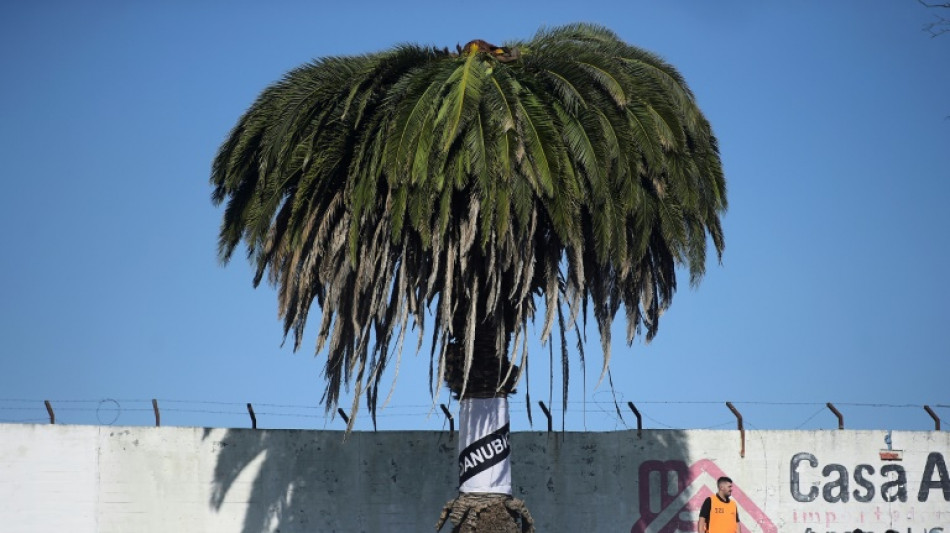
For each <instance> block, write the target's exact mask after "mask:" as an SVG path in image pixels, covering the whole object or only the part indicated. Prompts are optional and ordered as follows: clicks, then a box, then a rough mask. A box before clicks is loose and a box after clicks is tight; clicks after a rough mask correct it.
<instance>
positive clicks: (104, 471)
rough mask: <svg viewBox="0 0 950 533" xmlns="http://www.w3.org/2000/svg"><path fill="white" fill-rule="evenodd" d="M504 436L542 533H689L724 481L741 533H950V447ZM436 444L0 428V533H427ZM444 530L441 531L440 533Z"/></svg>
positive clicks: (652, 436) (440, 462)
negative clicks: (895, 454)
mask: <svg viewBox="0 0 950 533" xmlns="http://www.w3.org/2000/svg"><path fill="white" fill-rule="evenodd" d="M886 434H887V433H886V432H885V431H847V430H845V431H750V432H747V433H746V442H745V457H744V458H743V457H740V450H741V443H740V437H739V432H737V431H655V430H651V431H644V432H643V438H638V437H637V435H636V432H635V431H624V432H613V433H567V434H550V435H549V434H545V433H514V434H512V436H511V445H512V469H513V475H512V478H513V482H514V491H515V495H516V496H517V497H520V498H522V499H524V500H525V501H526V502H527V504H528V508H529V509H530V510H531V513H532V514H533V516H534V517H535V520H536V525H537V528H538V531H539V532H560V531H571V532H575V531H589V532H594V531H596V532H601V531H604V532H609V531H619V532H624V533H626V532H632V533H645V532H656V533H676V532H678V531H695V520H696V517H697V515H698V509H699V506H700V504H701V503H702V500H703V499H704V498H705V497H706V496H707V495H709V494H710V493H711V492H712V491H714V490H715V488H714V487H715V479H716V477H718V476H719V475H721V474H723V473H725V474H726V475H729V476H730V477H732V478H733V480H734V481H735V488H736V490H735V491H734V493H733V496H734V497H735V498H736V500H737V502H738V504H739V512H740V516H741V519H742V521H743V524H744V525H743V528H742V529H741V531H744V532H783V533H784V532H795V533H817V532H822V533H824V532H831V531H834V532H836V533H843V532H850V531H851V530H853V529H854V528H856V527H860V528H861V529H863V530H864V531H873V532H875V533H884V532H885V531H886V530H887V529H888V528H892V529H895V530H897V531H899V532H900V533H906V532H908V531H910V532H913V533H920V532H930V533H938V532H942V531H946V532H948V533H950V475H948V473H947V461H948V460H950V433H947V432H894V433H893V434H892V436H891V440H892V445H893V448H894V449H899V450H902V452H901V453H900V454H899V455H900V456H901V459H900V460H882V459H881V450H882V449H886V445H885V443H884V438H885V436H886ZM456 444H457V443H456V442H455V439H454V437H453V436H451V435H449V434H447V433H435V432H383V433H355V434H353V435H351V436H350V437H349V439H348V440H347V441H346V442H343V435H342V433H340V432H333V431H275V430H260V431H256V430H243V429H241V430H237V429H201V428H146V427H95V426H49V425H0V531H4V532H10V533H48V532H54V531H69V532H71V533H84V532H103V533H113V532H114V533H130V532H136V533H149V532H156V533H157V532H162V533H165V532H174V533H192V532H194V533H199V532H200V533H206V532H227V533H251V532H254V533H258V532H269V533H276V532H280V533H302V532H347V533H350V532H357V531H366V532H378V531H413V532H415V531H431V530H433V526H434V524H435V522H436V519H437V518H438V514H439V512H440V511H441V509H442V506H443V505H444V504H445V502H446V501H447V500H449V499H451V498H452V497H454V496H455V489H456V487H457V463H456V459H455V457H456V453H457V451H456ZM448 529H449V528H448V527H446V528H444V529H443V531H447V530H448Z"/></svg>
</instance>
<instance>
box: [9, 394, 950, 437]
mask: <svg viewBox="0 0 950 533" xmlns="http://www.w3.org/2000/svg"><path fill="white" fill-rule="evenodd" d="M47 401H49V402H50V404H51V405H52V406H55V407H53V410H54V411H55V413H68V414H69V415H70V416H74V415H77V414H83V413H85V414H89V413H95V419H96V420H97V421H98V422H99V423H100V424H101V425H112V424H114V423H115V422H116V421H118V419H119V418H120V416H121V415H122V414H123V413H134V414H141V413H148V412H152V411H154V410H155V406H153V405H152V402H153V401H154V402H157V405H159V406H161V407H160V408H159V412H160V413H176V414H185V415H202V416H203V415H211V416H212V417H221V416H228V417H237V416H239V417H247V416H248V414H249V406H251V405H253V406H254V407H256V409H254V411H253V415H252V418H253V417H254V416H259V417H267V418H278V419H283V420H287V419H301V420H317V419H323V420H324V421H325V422H329V421H331V420H333V419H334V418H336V417H337V414H336V412H335V410H333V409H327V408H326V407H325V406H323V405H312V404H310V405H303V404H286V403H268V402H262V403H252V404H251V403H247V402H233V401H220V400H198V399H187V400H181V399H174V398H161V399H155V400H152V399H136V398H123V399H112V398H100V399H72V398H60V399H53V400H40V399H29V398H0V423H24V424H27V423H43V422H47V421H51V419H50V418H44V417H39V416H37V415H36V412H37V411H42V410H45V402H47ZM509 402H510V405H511V409H512V413H513V414H516V413H517V412H518V411H526V408H527V407H528V406H527V402H526V401H525V400H523V399H515V398H512V399H510V400H509ZM581 403H582V404H583V406H584V408H583V409H582V411H583V412H580V411H577V409H578V405H579V404H581ZM626 403H627V402H625V401H624V400H623V399H622V398H617V399H616V400H614V399H610V400H598V399H596V398H595V399H587V400H586V401H584V402H572V403H569V404H568V412H565V411H564V409H563V407H560V406H553V405H552V406H550V407H549V410H550V412H551V414H552V418H554V415H555V414H557V415H564V414H570V415H571V416H572V417H574V416H577V415H582V416H583V419H582V420H581V422H580V423H579V425H580V426H581V427H583V428H584V429H585V430H586V428H587V417H588V416H600V417H602V419H603V420H605V421H606V423H607V424H608V425H609V424H613V426H614V428H615V429H617V428H625V429H630V428H631V426H630V422H632V417H631V416H630V415H631V414H630V413H627V417H626V418H625V417H624V415H623V414H621V410H620V407H621V406H622V404H626ZM724 403H725V402H722V401H714V400H638V401H637V402H636V404H637V405H639V406H641V411H642V412H641V414H642V416H643V418H644V419H646V420H648V421H650V422H651V423H652V424H653V425H654V427H655V428H665V429H718V428H725V427H730V426H733V425H735V424H736V420H735V419H734V418H731V417H729V418H727V419H722V418H720V420H722V421H717V420H711V421H709V423H708V424H707V423H700V424H695V423H694V424H676V423H671V422H670V421H669V420H662V419H661V418H666V417H665V416H663V415H662V414H661V413H658V412H657V411H656V409H647V410H644V409H643V406H651V407H656V408H661V409H660V410H661V411H662V408H663V407H675V406H713V405H716V406H721V405H723V404H724ZM731 403H732V404H733V405H736V406H743V407H750V406H765V407H813V408H814V407H817V409H816V410H815V411H814V412H811V413H810V414H808V415H807V416H806V417H805V418H804V419H803V420H802V422H801V423H799V424H797V425H796V424H793V423H792V424H785V425H784V426H785V427H791V428H794V429H801V428H803V427H805V426H806V425H807V424H808V423H809V422H811V421H812V420H813V419H815V418H816V417H817V416H819V415H820V414H821V413H822V412H824V411H825V410H826V409H827V404H825V403H822V402H778V401H757V400H745V401H734V402H731ZM142 404H145V406H142ZM835 405H838V406H841V407H855V408H862V409H922V408H923V407H924V405H923V404H910V403H900V404H897V403H883V402H876V403H868V402H836V403H835ZM436 406H437V404H434V403H427V404H411V405H389V406H387V407H385V408H384V409H380V410H378V411H377V412H376V418H377V419H378V420H381V421H385V420H396V419H406V418H410V417H411V418H420V417H424V418H426V419H428V418H429V417H431V416H433V415H434V414H435V416H439V417H440V418H441V413H435V411H437V409H434V408H435V407H436ZM932 407H935V408H937V409H948V408H950V405H946V404H933V405H932ZM258 409H261V410H258ZM667 414H668V413H667ZM18 415H20V416H18ZM678 415H679V417H680V418H682V416H683V413H679V414H678ZM717 418H719V417H717ZM796 418H797V417H796ZM542 420H543V419H542ZM71 422H73V423H75V421H71ZM148 422H149V421H148V420H144V421H140V422H139V423H137V424H131V425H150V424H149V423H148ZM219 422H220V421H219ZM917 422H918V426H923V425H924V424H926V423H927V422H926V419H923V421H920V420H917ZM67 423H70V422H67ZM156 423H157V417H156ZM255 423H256V422H255ZM446 423H447V421H446V420H444V419H443V420H442V426H443V428H444V427H445V425H446ZM562 425H563V422H562ZM750 427H751V426H750ZM561 429H562V430H563V429H565V428H564V427H562V428H561Z"/></svg>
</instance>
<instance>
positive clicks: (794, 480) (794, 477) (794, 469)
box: [789, 452, 818, 503]
mask: <svg viewBox="0 0 950 533" xmlns="http://www.w3.org/2000/svg"><path fill="white" fill-rule="evenodd" d="M805 461H808V464H809V465H811V467H812V468H815V467H817V466H818V459H816V458H815V456H814V455H812V454H810V453H808V452H799V453H796V454H795V455H794V456H793V457H792V462H791V463H790V464H789V468H790V470H791V476H790V479H791V484H790V489H791V491H792V498H795V501H797V502H806V503H807V502H811V501H814V500H815V498H817V497H818V487H812V488H810V489H808V494H802V492H801V485H800V483H801V481H800V479H799V477H798V465H799V464H801V463H803V462H805Z"/></svg>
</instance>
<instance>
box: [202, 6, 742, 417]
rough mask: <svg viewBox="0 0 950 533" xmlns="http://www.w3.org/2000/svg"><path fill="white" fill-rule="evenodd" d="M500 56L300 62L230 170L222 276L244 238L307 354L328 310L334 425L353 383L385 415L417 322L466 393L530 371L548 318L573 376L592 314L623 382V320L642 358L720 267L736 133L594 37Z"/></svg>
mask: <svg viewBox="0 0 950 533" xmlns="http://www.w3.org/2000/svg"><path fill="white" fill-rule="evenodd" d="M484 44H487V43H484V42H483V41H481V42H478V41H473V43H470V45H467V46H466V47H465V48H464V49H460V53H457V54H453V53H449V51H448V50H439V49H435V48H431V47H421V46H414V45H403V46H398V47H396V48H394V49H391V50H388V51H384V52H380V53H375V54H367V55H362V56H356V57H330V58H324V59H320V60H317V61H315V62H313V63H310V64H307V65H304V66H302V67H299V68H297V69H295V70H293V71H291V72H290V73H288V74H287V75H286V76H285V77H284V78H283V79H282V80H280V81H279V82H277V83H275V84H274V85H272V86H271V87H269V88H267V89H266V90H265V91H264V92H263V93H262V94H261V95H260V96H259V97H258V99H257V100H256V101H255V102H254V104H253V105H252V106H251V107H250V109H249V110H248V111H247V112H246V113H245V114H244V115H243V117H241V119H240V121H239V122H238V124H237V125H236V126H235V128H234V129H233V131H232V132H231V133H230V135H229V136H228V137H227V139H226V140H225V142H224V143H223V145H222V146H221V148H220V150H219V152H218V154H217V156H216V158H215V160H214V165H213V170H212V176H211V183H212V184H213V186H214V192H213V201H214V202H215V203H216V204H220V203H222V202H226V208H225V210H224V217H223V223H222V226H221V232H220V242H219V251H220V255H221V257H222V260H224V261H227V260H229V259H230V258H231V256H232V254H233V252H234V250H235V248H236V247H237V246H238V245H239V243H240V242H241V241H244V242H245V243H246V246H247V253H248V256H249V258H250V259H251V261H252V262H253V264H255V265H256V276H255V278H254V283H255V285H257V284H258V283H260V281H261V280H262V279H263V278H264V276H265V275H267V277H268V279H269V281H270V282H271V283H273V284H274V285H276V287H277V289H278V302H279V313H280V316H281V317H282V319H283V321H284V333H285V335H287V334H289V333H290V332H291V331H293V338H294V349H297V348H299V346H300V344H301V339H302V335H303V331H304V326H305V323H306V321H307V317H308V313H309V311H310V308H311V306H312V304H313V302H314V300H316V303H317V305H318V306H319V307H320V309H321V311H322V313H321V315H322V316H321V321H320V325H319V331H318V337H317V341H316V344H317V346H316V350H317V352H318V353H319V352H322V351H323V350H324V349H325V350H326V353H327V362H326V368H325V376H326V379H327V385H326V392H325V396H324V401H325V402H326V406H327V408H328V409H330V408H331V407H334V406H335V405H336V403H337V401H338V399H339V393H340V389H341V387H342V386H343V385H349V384H353V385H354V387H355V392H356V394H354V403H353V407H352V412H354V413H355V412H356V410H357V407H358V403H357V402H358V401H359V398H360V397H361V396H362V395H363V393H365V395H366V399H367V403H368V406H369V408H370V410H371V411H372V412H373V413H374V418H375V408H376V404H377V398H378V396H377V391H378V388H379V385H380V378H381V376H382V374H383V370H384V369H385V368H386V366H387V364H388V363H390V362H391V360H392V359H393V358H394V357H395V358H396V364H397V365H398V358H399V355H400V354H401V353H402V346H403V340H404V338H405V335H406V333H407V330H408V329H409V327H410V326H411V325H412V324H413V323H414V324H415V325H416V326H418V327H419V339H418V343H419V345H420V346H421V344H422V343H423V340H424V339H423V335H424V332H425V331H426V327H427V324H426V317H427V312H428V313H430V314H429V316H430V318H433V319H434V324H433V325H432V326H431V327H429V333H430V334H431V340H432V353H431V362H432V363H431V364H430V382H431V383H432V384H433V385H434V386H438V385H437V384H439V383H441V382H442V381H443V380H445V379H448V380H449V384H450V388H452V389H453V391H454V392H456V393H457V394H459V395H461V394H464V393H465V391H466V390H467V389H468V388H469V386H470V384H469V383H468V380H469V378H470V375H471V373H472V372H473V369H475V368H476V367H478V366H479V364H482V366H484V365H485V361H486V360H488V361H489V363H488V364H489V365H491V364H494V363H492V361H495V362H502V361H507V359H506V357H507V356H508V355H509V351H510V356H511V360H512V361H514V362H518V363H519V364H523V362H524V361H525V358H526V357H527V342H526V327H527V325H528V324H529V322H531V321H532V320H533V319H534V314H535V309H536V305H537V304H538V303H542V304H543V311H544V312H543V319H542V320H541V321H540V324H541V325H542V327H541V337H542V341H543V342H544V341H547V340H548V337H549V336H550V334H551V332H552V331H553V330H554V326H555V325H557V328H558V331H560V338H561V348H562V357H563V358H564V359H565V361H566V360H567V357H568V352H567V343H566V341H565V331H567V330H570V329H572V328H578V329H580V328H582V327H583V326H582V324H579V323H583V322H585V321H586V318H587V316H588V313H589V311H590V310H589V309H588V307H591V308H592V315H593V317H594V319H595V320H596V324H597V327H598V330H599V334H600V337H601V342H602V346H603V350H604V369H606V368H607V364H608V363H609V359H610V341H611V339H610V323H611V322H612V320H613V318H614V316H615V315H616V313H617V311H618V310H619V309H620V307H623V308H624V310H625V313H626V317H627V325H628V328H627V339H626V340H627V343H628V344H629V343H631V342H632V340H633V338H634V337H635V336H636V335H637V333H638V332H641V331H643V330H645V336H646V338H647V340H649V339H651V338H652V337H653V336H654V335H655V333H656V331H657V327H658V321H659V317H660V314H661V312H662V310H663V309H665V308H666V307H667V306H668V305H669V303H670V302H671V299H672V296H673V293H674V291H675V289H676V272H675V270H676V267H677V266H678V265H683V266H686V267H688V269H689V272H690V276H691V281H692V282H694V283H697V282H698V281H699V280H700V279H701V277H702V275H703V273H704V269H705V259H706V247H707V239H708V240H711V242H712V244H713V246H714V247H715V250H716V253H717V254H719V255H721V253H722V250H723V246H724V241H723V235H722V228H721V225H720V220H719V216H720V214H721V213H723V212H724V211H725V208H726V192H725V180H724V178H723V173H722V165H721V162H720V159H719V154H718V148H717V143H716V139H715V137H714V136H713V134H712V131H711V128H710V125H709V123H708V122H707V120H706V119H705V118H704V116H703V115H702V113H701V112H700V110H699V108H698V107H697V105H696V102H695V99H694V97H693V94H692V93H691V92H690V90H689V89H688V88H687V86H686V84H685V82H684V80H683V79H682V77H681V76H680V74H679V73H678V72H677V71H676V70H675V69H674V68H673V67H671V66H670V65H669V64H667V63H665V62H664V61H663V60H661V59H660V58H658V57H657V56H655V55H653V54H651V53H648V52H646V51H644V50H641V49H639V48H636V47H633V46H630V45H628V44H626V43H624V42H622V41H621V40H620V39H619V38H618V37H617V36H616V35H614V34H613V33H612V32H610V31H609V30H606V29H604V28H601V27H597V26H592V25H582V24H577V25H570V26H564V27H559V28H555V29H551V30H542V31H540V32H539V33H538V34H537V35H536V36H535V37H534V38H533V39H531V40H529V41H525V42H515V43H509V46H507V47H491V46H490V45H489V46H487V47H486V46H483V45H484ZM512 337H513V338H512ZM486 343H487V345H486ZM453 353H454V354H456V355H457V356H458V357H459V358H458V361H459V363H458V364H456V365H455V367H456V368H455V370H456V374H457V375H458V379H456V380H455V381H453V380H452V379H450V378H449V375H448V374H450V373H451V372H452V366H453V363H452V355H453ZM485 353H488V354H489V355H491V356H494V357H488V356H486V355H484V354H485ZM480 361H481V363H480ZM502 374H504V379H505V380H507V381H508V382H511V381H512V378H516V377H517V366H509V367H504V370H503V372H502ZM459 381H460V383H459ZM509 384H510V383H509ZM496 385H497V388H498V389H499V390H500V389H501V388H502V384H501V380H499V381H498V382H497V383H496ZM509 388H510V387H509ZM565 394H566V392H565ZM351 423H352V421H351Z"/></svg>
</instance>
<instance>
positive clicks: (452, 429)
mask: <svg viewBox="0 0 950 533" xmlns="http://www.w3.org/2000/svg"><path fill="white" fill-rule="evenodd" d="M439 407H441V408H442V412H443V413H445V418H448V419H449V433H452V434H454V433H455V419H454V418H452V413H450V412H449V408H448V407H446V406H445V404H444V403H440V404H439Z"/></svg>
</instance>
